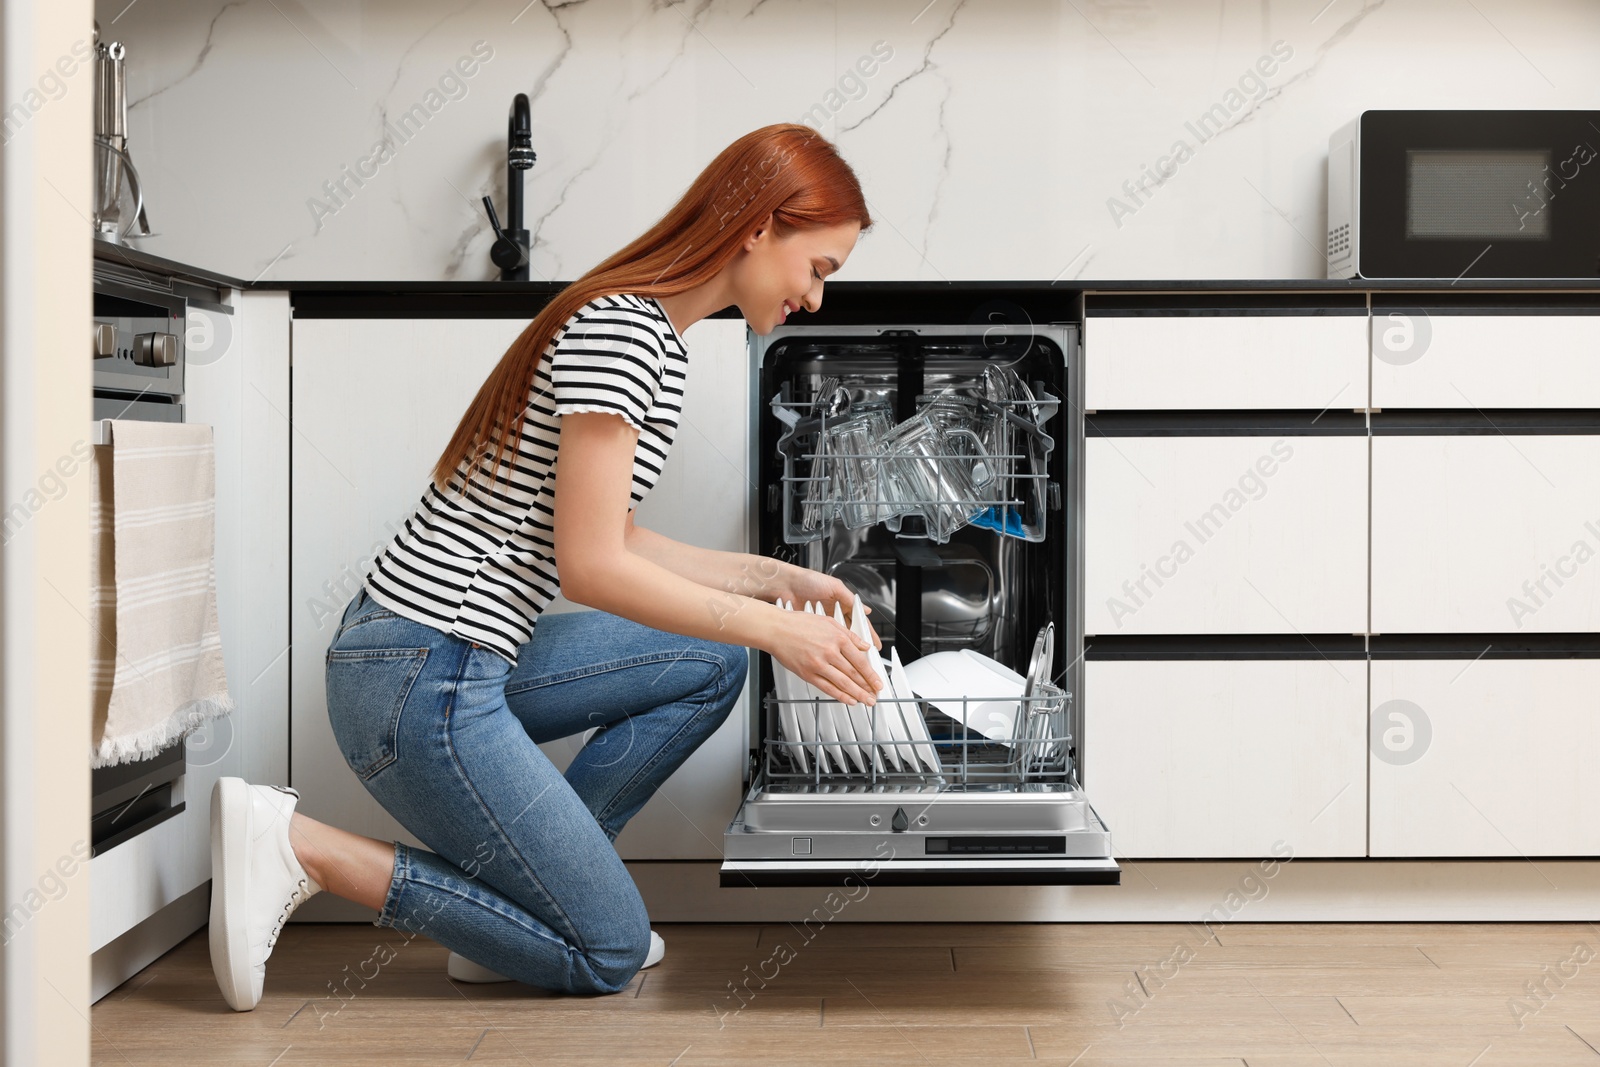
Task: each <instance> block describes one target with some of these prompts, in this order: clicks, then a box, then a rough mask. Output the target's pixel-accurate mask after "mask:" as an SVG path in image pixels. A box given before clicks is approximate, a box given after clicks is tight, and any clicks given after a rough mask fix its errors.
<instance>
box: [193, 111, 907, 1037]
mask: <svg viewBox="0 0 1600 1067" xmlns="http://www.w3.org/2000/svg"><path fill="white" fill-rule="evenodd" d="M871 224H872V219H871V217H870V216H869V215H868V213H867V209H866V202H865V200H864V198H863V197H862V194H861V189H860V186H859V184H858V183H857V181H856V178H855V175H854V173H853V172H852V171H851V169H850V167H849V166H848V164H846V163H845V162H844V161H843V160H842V159H840V157H839V156H838V154H837V151H836V150H835V148H834V147H833V145H831V144H830V143H829V142H828V141H827V140H825V139H824V138H822V137H821V136H820V135H819V134H817V133H816V131H814V130H812V129H811V128H809V127H807V126H800V125H776V126H768V127H765V128H763V129H759V130H756V131H754V132H753V133H750V134H747V135H745V136H744V137H741V138H739V139H738V140H737V141H735V142H734V143H733V144H732V145H730V146H728V148H727V149H725V150H724V151H723V152H722V153H721V154H719V155H718V156H717V158H716V159H715V160H713V161H712V163H711V165H710V166H708V167H707V168H706V169H705V171H704V172H703V173H701V174H700V176H699V177H698V178H696V179H695V181H694V183H693V184H692V185H691V186H690V187H689V189H688V191H687V192H686V193H685V194H684V195H683V197H682V199H680V200H679V201H678V203H677V204H676V205H674V206H673V208H672V209H671V210H670V211H668V212H667V214H666V215H665V216H664V217H663V218H662V219H661V220H660V221H659V222H657V223H656V224H655V225H654V226H653V227H651V228H650V230H649V231H647V232H646V233H645V234H644V235H643V236H641V237H639V238H638V239H637V240H635V241H634V242H633V243H632V244H630V245H628V246H627V247H626V248H624V249H623V250H622V251H620V252H618V253H616V254H615V255H613V256H611V257H610V258H609V259H607V260H605V261H604V262H602V263H601V264H599V265H598V266H596V267H595V268H594V269H593V270H591V271H589V272H588V273H587V274H585V275H584V276H583V277H581V278H579V279H578V280H577V281H575V282H573V283H572V284H571V285H569V286H568V287H567V288H565V289H564V290H562V291H561V292H560V293H559V294H558V295H557V296H556V297H555V298H553V299H552V300H551V302H550V304H549V305H548V306H546V307H545V309H544V310H543V311H541V312H540V313H539V315H538V316H537V317H536V318H534V320H533V322H532V323H530V324H529V325H528V327H527V328H526V329H525V330H524V331H523V332H522V334H521V336H520V337H518V338H517V340H516V342H515V343H513V344H512V345H511V347H510V348H509V349H508V350H507V352H506V354H505V355H504V357H502V359H501V360H500V362H499V364H498V365H497V366H496V368H495V370H494V371H493V372H492V373H491V374H490V376H489V378H488V380H487V381H485V382H484V384H483V386H482V387H481V388H480V389H479V390H478V394H477V396H476V398H475V399H474V400H473V402H472V404H471V406H470V407H469V408H468V409H467V412H466V414H465V416H464V417H463V418H462V420H461V423H460V425H459V426H458V427H457V429H456V431H455V434H454V436H452V438H451V439H450V442H449V444H448V446H447V447H446V448H445V450H444V453H443V454H442V455H441V456H440V458H439V461H438V463H437V464H436V465H435V467H434V470H433V476H432V481H431V484H429V485H428V486H427V488H426V490H425V491H424V493H423V496H422V499H421V502H420V503H419V504H418V506H417V508H416V510H415V512H414V514H413V515H412V516H411V518H410V519H409V520H408V521H407V522H406V524H405V528H404V530H403V531H402V532H400V533H398V534H397V535H396V536H395V538H394V539H393V540H392V541H391V542H390V544H389V545H388V546H387V547H386V549H385V550H384V552H383V553H382V554H381V555H380V557H379V558H378V560H377V563H376V567H375V568H374V570H373V571H372V573H371V574H370V575H369V576H368V577H367V579H366V582H365V584H364V587H363V588H362V590H361V591H360V593H358V595H357V596H356V597H355V599H353V600H352V601H351V602H350V604H349V606H348V607H347V608H346V609H345V611H344V615H343V617H342V619H341V621H340V625H339V629H338V631H337V632H336V634H335V636H334V639H333V642H332V645H331V646H330V648H329V649H328V653H327V694H328V717H329V721H330V723H331V725H332V727H333V734H334V736H335V738H336V739H337V741H338V743H339V746H340V749H341V751H342V752H343V754H344V756H345V760H346V762H347V763H348V764H349V765H350V768H351V770H353V771H354V772H355V773H356V774H357V776H358V777H360V779H361V781H362V783H363V785H365V786H366V788H367V791H368V792H370V793H371V794H372V795H373V796H374V797H375V798H376V799H377V800H378V802H379V803H380V804H382V805H383V806H384V808H385V809H386V810H388V811H389V812H390V813H391V814H392V815H393V816H394V817H395V818H396V819H397V820H398V821H399V822H400V823H401V824H402V825H403V826H405V827H406V829H407V830H409V831H410V832H411V833H413V834H415V835H416V837H417V838H418V839H419V840H421V841H423V842H425V843H426V844H427V845H428V847H429V848H430V849H432V850H433V851H426V850H424V849H420V848H415V847H412V846H408V845H406V844H404V843H402V842H398V841H395V842H385V841H379V840H377V839H375V838H370V837H363V836H360V835H357V834H352V833H349V832H346V831H343V830H339V829H337V828H335V827H332V826H329V825H326V824H323V823H319V822H317V821H315V820H313V819H309V818H307V817H305V816H304V815H301V814H299V813H297V812H295V811H294V806H295V802H296V800H297V799H298V796H299V794H298V793H297V792H295V791H294V790H292V789H288V788H286V787H280V786H256V785H250V784H248V783H246V782H244V781H243V780H242V779H239V778H224V779H221V780H220V781H218V783H217V786H216V788H215V789H214V790H213V793H212V803H211V819H212V869H213V877H214V879H215V880H214V882H213V888H212V910H211V933H210V937H211V958H212V965H213V968H214V970H215V971H216V975H217V981H218V984H219V985H220V986H221V988H222V992H223V996H224V998H225V999H226V1000H227V1001H228V1003H229V1004H230V1005H231V1006H232V1007H234V1008H235V1009H236V1010H240V1011H248V1010H250V1009H251V1008H253V1007H255V1005H256V1003H257V1001H259V999H260V997H261V989H262V981H263V978H264V976H265V973H266V959H267V956H268V955H269V954H270V953H271V951H272V946H273V944H274V943H275V941H276V940H277V937H278V934H279V932H280V931H281V929H282V926H283V923H284V921H285V920H286V919H287V918H288V916H289V914H290V913H291V912H293V911H294V909H295V908H296V907H298V906H299V905H300V904H301V903H302V902H304V901H305V900H307V899H309V898H310V897H311V896H312V895H314V894H316V893H317V892H320V891H321V890H322V889H324V888H326V889H328V890H330V891H332V892H333V893H336V894H337V895H339V896H342V897H345V898H347V899H349V900H354V901H358V902H360V903H363V904H366V905H368V906H370V907H372V908H374V909H376V910H377V911H378V912H379V915H378V919H377V921H376V923H375V925H377V926H394V927H402V928H404V929H405V930H406V931H408V934H409V935H414V934H417V933H424V934H426V935H427V936H428V937H430V938H432V939H434V940H435V941H438V942H439V943H440V944H442V945H444V946H446V947H447V948H450V949H452V950H453V951H452V953H451V958H450V964H449V971H450V973H451V975H452V976H454V977H458V978H462V979H466V980H480V981H493V980H500V979H503V978H506V977H509V978H513V979H516V980H518V981H522V982H526V983H528V984H530V985H535V986H540V987H542V988H546V989H551V990H563V991H567V992H573V993H609V992H616V991H617V990H619V989H621V988H623V986H625V985H626V984H627V983H628V982H629V980H630V979H632V977H633V976H634V974H636V973H637V972H638V970H639V969H640V968H641V967H643V966H648V965H650V964H652V963H654V962H655V961H656V960H658V959H659V958H660V956H661V952H662V951H663V946H662V944H661V941H660V939H659V938H658V937H657V936H656V935H655V934H654V933H653V932H652V931H651V930H650V928H649V922H648V918H647V916H646V914H645V909H644V904H643V902H642V900H641V899H640V897H639V893H638V890H637V888H636V887H635V886H634V884H633V881H632V879H631V878H630V877H629V875H628V872H627V870H626V868H625V867H624V866H623V864H622V861H621V860H620V859H619V858H618V856H617V853H616V850H615V848H614V847H613V845H612V842H613V841H614V840H615V839H616V836H617V834H618V833H619V832H620V831H621V830H622V828H623V826H624V825H625V824H626V823H627V821H628V819H629V818H631V817H632V816H633V815H634V813H635V812H637V811H638V810H639V809H640V808H641V807H642V806H643V805H644V803H645V801H647V800H648V799H649V798H650V796H651V795H652V794H653V793H654V792H655V790H656V788H657V787H658V786H659V785H660V784H661V782H662V781H664V780H665V779H666V778H667V777H668V776H669V775H670V774H671V773H672V772H673V771H674V770H675V769H676V768H677V767H678V766H679V765H681V764H682V763H683V761H684V760H685V759H686V758H687V757H688V756H689V754H690V753H691V752H692V751H694V749H695V748H696V746H698V745H699V744H700V743H701V742H702V741H704V740H705V739H706V738H707V737H708V736H710V734H711V733H712V732H713V731H714V730H715V729H716V728H717V726H718V725H719V724H720V723H721V722H722V721H723V720H724V719H725V718H726V716H727V714H728V711H729V709H730V708H731V707H732V706H733V704H734V702H735V701H736V700H737V699H738V696H739V693H740V691H741V688H742V686H743V683H744V680H745V674H746V671H747V668H748V653H747V651H746V650H747V649H748V648H757V649H761V650H763V651H766V652H768V653H770V654H771V655H772V656H773V657H774V658H775V659H777V660H778V662H780V663H782V664H784V665H785V666H786V667H788V668H789V669H791V670H793V671H794V672H795V673H797V674H798V675H800V676H801V677H802V678H804V679H806V680H807V681H809V682H811V683H812V684H813V685H815V686H817V687H818V688H819V689H821V690H822V691H823V692H824V693H826V694H828V695H829V696H830V697H832V698H834V699H837V700H841V701H845V702H847V703H867V704H871V703H873V700H874V695H875V694H876V692H877V690H878V687H879V685H880V684H881V680H880V679H879V678H878V676H877V674H876V672H875V671H874V670H873V668H872V667H871V666H870V665H869V661H868V658H867V651H868V649H869V647H871V646H869V644H868V643H867V642H866V641H864V640H862V639H861V638H858V637H855V636H854V635H852V634H851V633H850V632H849V631H848V630H846V629H845V628H843V627H841V626H839V625H838V624H837V623H836V622H834V621H833V620H832V619H831V618H828V617H824V616H821V615H814V614H810V613H807V612H799V611H785V610H782V609H780V608H779V607H777V606H776V605H775V604H773V603H772V601H774V600H776V599H779V598H783V599H786V600H795V601H806V600H815V601H822V602H824V603H825V604H827V605H828V606H829V608H830V610H831V607H832V604H833V602H836V601H843V602H844V603H846V604H847V605H848V603H849V602H850V599H851V594H850V591H849V590H848V589H846V588H845V587H844V585H843V584H842V583H840V582H839V581H838V580H837V579H834V578H831V577H829V576H826V575H823V574H819V573H817V572H814V571H810V570H806V569H804V568H800V567H795V566H792V565H789V564H783V563H779V562H778V561H776V560H771V559H762V558H760V557H756V556H749V555H744V554H741V553H730V552H717V551H711V550H708V549H701V548H696V547H693V546H690V545H684V544H680V543H678V542H675V541H672V540H669V539H668V538H666V537H663V536H661V535H660V534H657V533H652V532H651V531H649V530H646V529H644V528H642V527H639V526H636V525H634V522H633V508H634V507H635V506H637V505H638V503H639V502H640V500H642V499H643V497H644V495H645V493H646V492H647V491H648V490H649V489H650V487H651V486H652V485H653V484H654V482H655V480H656V477H657V476H658V475H659V473H660V470H661V463H662V461H663V460H664V459H665V457H666V454H667V451H668V448H669V447H670V445H671V443H672V438H673V436H674V433H675V431H676V429H677V423H678V418H679V413H680V409H681V402H682V399H683V390H684V386H685V382H686V379H687V377H688V376H689V370H690V368H689V362H690V361H689V359H688V355H687V352H686V350H685V348H684V343H683V337H682V334H683V331H684V330H685V329H687V328H688V326H689V325H690V324H691V323H693V322H696V321H698V320H699V319H702V318H704V317H705V316H707V315H709V314H711V313H712V312H714V311H717V310H719V309H721V308H724V307H727V306H729V305H730V304H732V305H737V306H738V308H739V310H740V312H741V313H742V314H743V316H744V318H745V320H746V321H747V322H748V323H749V324H750V327H751V328H752V329H754V330H755V331H756V332H757V333H761V334H766V333H768V332H770V331H771V330H772V329H773V328H774V327H776V326H777V325H779V324H780V323H782V322H783V321H784V319H785V318H786V317H787V316H788V315H789V314H790V313H792V312H794V311H797V310H800V309H801V308H804V309H806V310H809V311H815V310H817V308H818V307H820V306H821V304H822V287H823V280H824V279H825V278H826V277H827V276H828V275H830V274H832V273H833V272H834V271H837V270H838V269H839V268H840V267H841V266H842V265H843V264H844V261H845V259H846V258H847V257H848V256H849V254H850V251H851V250H852V249H853V248H854V247H855V242H856V239H857V237H858V236H859V235H860V233H861V231H862V230H864V229H866V228H867V227H869V226H870V225H871ZM508 426H509V427H510V429H509V431H507V430H506V427H508ZM558 560H559V562H560V569H559V577H558V574H557V567H556V563H557V561H558ZM558 590H559V591H560V592H561V593H564V594H565V595H566V597H567V598H568V599H569V600H571V601H573V602H575V603H577V604H580V605H585V606H587V607H590V608H592V609H595V610H591V611H581V612H571V613H558V614H553V615H550V616H548V617H546V618H543V619H541V618H540V613H541V612H542V611H543V609H544V608H545V607H546V606H547V605H548V604H549V602H550V601H551V599H552V598H553V597H554V596H555V595H556V593H557V591H558ZM734 590H738V591H737V592H736V591H734ZM747 592H748V593H749V594H751V595H746V593H747ZM536 624H537V625H536ZM874 643H875V644H878V645H879V646H880V647H881V642H877V640H876V638H874ZM590 728H594V730H595V732H594V734H593V736H591V737H590V738H589V740H588V742H587V743H586V744H585V745H584V746H583V748H582V749H581V751H579V753H578V754H577V756H576V757H575V758H574V759H573V760H572V763H571V765H570V766H569V767H568V769H567V771H566V773H565V775H562V774H561V773H559V772H557V771H556V769H555V768H554V767H553V766H552V765H551V764H550V762H549V761H548V760H547V759H546V758H545V756H544V755H543V753H542V752H541V751H540V750H539V748H538V744H539V743H540V742H544V741H549V740H553V739H555V738H559V737H565V736H568V735H571V734H573V733H577V732H579V731H582V730H586V729H590Z"/></svg>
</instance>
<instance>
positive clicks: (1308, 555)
mask: <svg viewBox="0 0 1600 1067" xmlns="http://www.w3.org/2000/svg"><path fill="white" fill-rule="evenodd" d="M1084 487H1085V504H1084V529H1085V534H1084V553H1085V572H1086V577H1085V592H1084V601H1085V603H1084V612H1085V632H1086V633H1087V634H1090V635H1094V634H1117V633H1124V634H1195V633H1296V632H1298V633H1339V634H1351V633H1362V632H1365V630H1366V614H1367V598H1366V582H1367V439H1366V438H1365V437H1276V438H1274V437H1091V438H1090V439H1089V440H1088V442H1087V443H1086V447H1085V473H1084Z"/></svg>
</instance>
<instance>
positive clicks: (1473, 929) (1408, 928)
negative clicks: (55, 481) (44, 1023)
mask: <svg viewBox="0 0 1600 1067" xmlns="http://www.w3.org/2000/svg"><path fill="white" fill-rule="evenodd" d="M656 929H657V931H659V932H660V933H661V934H662V936H663V937H664V938H665V939H666V942H667V956H666V959H665V960H664V961H663V962H662V963H661V964H660V965H659V966H657V967H654V968H651V969H650V970H648V971H642V972H640V974H639V975H638V976H636V977H635V978H634V980H633V982H632V984H631V985H630V986H629V987H628V988H627V989H626V990H625V991H623V992H622V993H619V994H617V995H615V996H610V997H583V998H579V997H563V996H553V995H550V994H546V993H544V992H541V991H539V990H535V989H531V988H529V987H527V986H523V985H519V984H516V983H504V984H497V985H463V984H459V983H455V982H452V981H450V980H449V979H448V978H447V977H446V976H445V973H444V967H445V956H446V950H445V949H444V948H442V947H441V946H439V945H438V944H436V943H434V942H432V941H429V940H427V939H425V938H422V937H417V938H415V939H413V940H411V941H409V942H407V941H405V940H404V939H403V937H402V935H401V934H400V933H399V932H397V931H395V930H392V929H385V928H379V927H375V926H371V925H368V924H364V923H355V924H342V925H333V924H314V923H291V924H290V925H289V926H288V927H287V928H286V929H285V931H284V934H283V936H282V938H281V940H280V941H279V942H278V946H277V948H276V949H275V950H274V952H273V954H272V957H271V959H270V960H269V961H268V963H267V981H266V992H265V995H264V996H263V997H262V1000H261V1003H260V1004H259V1005H258V1006H257V1007H256V1009H255V1010H254V1011H252V1012H248V1013H236V1012H233V1011H230V1010H229V1009H228V1007H227V1005H226V1004H224V1003H223V1001H222V998H221V995H220V994H219V993H218V992H217V988H216V983H215V980H214V979H213V978H212V974H211V964H210V958H209V955H208V951H207V942H206V931H205V930H204V929H201V930H200V931H199V932H198V933H196V934H195V935H194V936H193V937H191V938H189V939H188V940H187V941H185V942H184V943H183V944H181V945H179V946H178V947H177V948H175V949H173V950H172V951H171V952H169V953H168V954H166V955H165V956H163V957H162V958H161V959H159V960H157V961H156V962H155V963H153V964H151V965H150V966H149V967H147V968H146V969H145V970H144V971H142V972H140V973H139V974H138V975H135V976H134V977H133V978H131V979H129V980H128V981H127V982H126V983H125V984H123V985H122V986H121V987H119V988H118V989H116V990H114V991H113V992H111V993H110V994H108V995H107V996H106V997H105V998H103V999H102V1000H101V1001H100V1002H99V1003H98V1004H96V1005H95V1007H94V1011H93V1016H92V1022H93V1025H94V1035H93V1048H94V1060H93V1062H95V1063H96V1064H107V1065H112V1064H115V1065H134V1067H145V1065H151V1067H155V1065H159V1067H172V1065H174V1064H189V1063H204V1064H208V1065H214V1067H233V1065H239V1067H244V1065H249V1067H269V1065H270V1067H290V1065H291V1064H346V1063H348V1064H358V1063H359V1064H368V1063H383V1064H424V1063H426V1064H439V1063H459V1062H464V1061H465V1062H471V1063H474V1064H528V1065H531V1064H540V1065H544V1064H567V1063H572V1064H616V1065H620V1067H634V1065H644V1064H651V1065H655V1067H666V1065H669V1064H673V1065H677V1067H691V1065H694V1064H727V1065H732V1064H739V1065H751V1064H753V1065H757V1067H782V1065H785V1064H829V1065H845V1064H900V1063H905V1064H919V1063H930V1064H931V1063H963V1064H971V1063H976V1064H983V1065H986V1067H987V1065H994V1064H1008V1063H1023V1062H1032V1061H1034V1060H1048V1061H1054V1062H1056V1063H1058V1064H1061V1065H1068V1064H1073V1065H1076V1067H1110V1065H1113V1064H1116V1065H1125V1064H1126V1065H1132V1064H1141V1065H1142V1064H1202V1063H1205V1064H1240V1063H1244V1064H1248V1065H1249V1067H1275V1065H1282V1067H1289V1065H1293V1067H1313V1065H1315V1067H1341V1065H1344V1064H1355V1063H1361V1064H1394V1065H1403V1064H1442V1065H1452V1067H1468V1065H1471V1067H1496V1065H1501V1064H1539V1065H1544V1067H1559V1065H1563V1064H1577V1065H1585V1067H1600V1052H1597V1051H1596V1049H1597V1048H1600V959H1597V958H1596V953H1597V949H1600V930H1597V928H1596V927H1595V926H1593V925H1589V924H1581V923H1575V924H1476V923H1473V924H1451V923H1438V924H1371V925H1354V924H1331V925H1312V924H1288V925H1286V924H1249V925H1247V924H1231V925H1227V926H1222V927H1218V928H1216V930H1215V937H1214V938H1212V939H1209V940H1208V939H1207V937H1208V932H1207V931H1206V930H1205V929H1204V928H1201V927H1188V926H1182V925H1173V924H1160V925H1155V924H1149V925H1083V926H1067V925H928V926H907V925H892V924H876V925H862V924H856V923H848V922H842V921H836V922H834V923H832V924H830V925H827V926H824V927H820V928H819V927H817V926H815V925H814V926H812V927H811V928H809V929H808V930H806V931H804V932H802V931H799V930H796V929H794V928H791V927H789V926H785V925H775V926H673V925H667V924H660V925H657V926H656ZM808 935H809V936H808ZM380 946H387V947H386V948H380ZM385 961H386V962H385ZM362 976H366V977H365V978H363V977H362ZM341 982H342V983H343V985H341V984H340V983H341ZM335 989H337V990H338V992H337V994H336V993H335ZM736 991H737V992H736Z"/></svg>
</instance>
